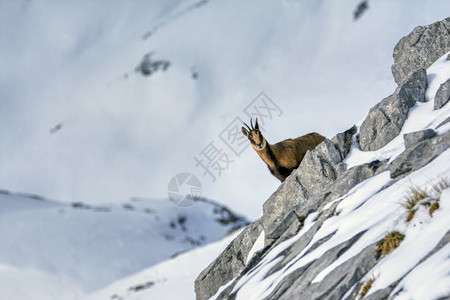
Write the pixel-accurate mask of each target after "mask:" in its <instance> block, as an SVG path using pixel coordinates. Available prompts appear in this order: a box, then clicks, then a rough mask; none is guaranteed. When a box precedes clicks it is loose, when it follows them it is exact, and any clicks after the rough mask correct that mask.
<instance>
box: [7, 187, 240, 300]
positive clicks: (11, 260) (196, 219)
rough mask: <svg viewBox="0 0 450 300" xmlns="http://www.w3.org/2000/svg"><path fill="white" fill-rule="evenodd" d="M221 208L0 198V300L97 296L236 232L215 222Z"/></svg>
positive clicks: (154, 202) (137, 201)
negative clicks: (113, 284)
mask: <svg viewBox="0 0 450 300" xmlns="http://www.w3.org/2000/svg"><path fill="white" fill-rule="evenodd" d="M221 208H222V207H221V206H218V205H216V204H214V203H212V202H204V201H199V202H197V203H196V205H195V206H191V207H189V208H180V207H177V206H175V205H174V204H173V203H171V202H170V201H158V200H150V199H134V200H133V201H130V202H126V203H123V204H119V203H113V204H103V205H98V206H88V205H87V204H82V203H79V204H67V203H58V202H55V201H48V200H46V199H42V200H37V199H32V198H29V197H26V196H20V195H14V194H0V216H1V218H0V242H1V245H2V247H0V299H13V298H14V297H15V299H36V297H37V296H36V295H39V297H38V299H73V298H74V297H75V296H82V295H83V294H85V293H89V292H92V291H94V290H97V289H99V288H101V287H104V286H105V285H107V284H109V283H111V282H113V281H116V280H118V279H121V278H123V277H125V276H129V275H131V274H134V273H136V272H138V271H140V270H142V269H145V268H147V267H150V266H152V265H155V264H156V263H159V262H161V261H163V260H166V259H168V258H170V256H171V255H174V254H175V253H178V252H180V251H185V250H187V249H191V248H193V247H196V246H199V245H205V244H206V243H210V242H213V241H216V240H217V239H219V238H221V237H222V236H224V235H225V234H226V233H227V232H228V231H229V230H231V229H232V227H233V226H234V225H237V224H228V225H226V226H224V225H223V224H221V223H220V222H218V221H217V220H218V219H221V218H224V217H226V216H225V215H223V214H222V213H221ZM241 223H242V222H241ZM241 225H242V224H241ZM211 260H212V259H211ZM205 263H206V262H205ZM30 282H31V283H30ZM16 290H20V292H15V291H16Z"/></svg>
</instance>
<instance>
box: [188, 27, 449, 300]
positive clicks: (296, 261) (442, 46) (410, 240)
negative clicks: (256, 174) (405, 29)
mask: <svg viewBox="0 0 450 300" xmlns="http://www.w3.org/2000/svg"><path fill="white" fill-rule="evenodd" d="M392 71H393V75H394V78H395V80H396V82H398V83H399V85H398V87H397V88H396V89H395V91H394V92H393V94H391V95H390V96H388V97H386V98H384V99H383V100H382V101H381V102H379V103H378V104H376V105H375V106H374V107H372V108H371V109H370V111H369V114H368V115H367V117H366V118H365V119H364V120H363V122H362V123H360V124H357V126H353V127H352V128H350V129H349V130H347V131H345V132H342V133H339V134H337V135H335V136H334V137H333V138H331V139H326V140H325V141H323V142H322V143H321V144H319V145H318V146H317V147H316V148H315V149H314V150H312V151H309V152H308V153H307V154H306V155H305V157H304V158H303V160H302V162H301V164H300V166H299V167H298V169H297V170H295V171H293V172H292V174H291V175H290V176H289V177H288V178H287V179H286V180H285V181H284V182H283V183H282V184H281V185H280V187H279V188H278V190H277V191H276V192H275V193H274V194H273V195H272V196H271V197H270V198H269V199H268V200H267V201H266V202H265V203H264V206H263V211H264V213H263V215H262V217H261V218H260V219H258V220H257V221H255V222H253V223H252V224H250V225H248V226H247V227H246V228H245V230H244V231H242V233H241V234H239V235H238V236H237V237H236V238H235V239H234V240H233V241H232V242H231V243H230V245H229V246H228V247H227V249H225V250H224V251H223V252H222V253H221V254H220V255H219V256H218V258H216V259H215V260H214V261H213V262H212V263H211V264H210V265H209V266H208V267H207V268H206V269H205V270H203V271H202V273H201V274H200V275H199V276H198V277H197V279H196V281H195V291H196V295H197V299H245V300H248V299H255V300H256V299H258V300H260V299H309V300H314V299H362V298H364V299H372V300H376V299H417V300H424V299H430V300H431V299H449V297H450V285H449V282H450V218H449V217H448V216H449V214H450V163H449V162H450V122H449V121H450V93H449V91H450V18H447V19H445V20H442V21H440V22H436V23H433V24H430V25H428V26H419V27H416V28H415V29H414V30H413V31H412V32H411V33H410V34H409V35H407V36H406V37H404V38H402V39H401V40H400V41H399V43H398V44H397V45H396V47H395V49H394V65H393V66H392Z"/></svg>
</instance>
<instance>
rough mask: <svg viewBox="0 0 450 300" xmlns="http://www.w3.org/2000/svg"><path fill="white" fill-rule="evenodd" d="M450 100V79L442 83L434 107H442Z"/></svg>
mask: <svg viewBox="0 0 450 300" xmlns="http://www.w3.org/2000/svg"><path fill="white" fill-rule="evenodd" d="M449 100H450V79H448V80H447V81H446V82H444V83H443V84H441V86H440V87H439V89H438V90H437V92H436V96H435V97H434V109H440V108H442V106H444V105H445V104H447V102H448V101H449Z"/></svg>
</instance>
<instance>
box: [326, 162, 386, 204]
mask: <svg viewBox="0 0 450 300" xmlns="http://www.w3.org/2000/svg"><path fill="white" fill-rule="evenodd" d="M386 164H387V161H379V160H375V161H372V162H370V163H367V164H362V165H358V166H354V167H353V168H351V169H349V170H347V172H345V173H343V174H342V175H341V176H339V177H338V178H337V179H336V181H335V182H333V183H332V185H331V186H330V192H329V193H328V194H327V196H326V201H323V203H322V204H321V206H323V205H326V204H328V203H329V202H330V201H332V200H335V199H337V198H339V197H341V196H343V195H345V194H346V193H347V192H348V191H350V190H351V189H352V188H353V187H355V186H356V185H357V184H359V183H361V182H363V181H364V180H366V179H368V178H370V177H372V176H374V175H377V174H379V173H381V172H383V171H384V170H385V169H386Z"/></svg>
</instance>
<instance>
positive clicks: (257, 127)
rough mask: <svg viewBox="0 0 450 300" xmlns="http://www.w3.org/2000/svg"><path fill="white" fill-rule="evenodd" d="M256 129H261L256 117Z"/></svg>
mask: <svg viewBox="0 0 450 300" xmlns="http://www.w3.org/2000/svg"><path fill="white" fill-rule="evenodd" d="M255 129H258V130H259V125H258V118H256V123H255Z"/></svg>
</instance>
